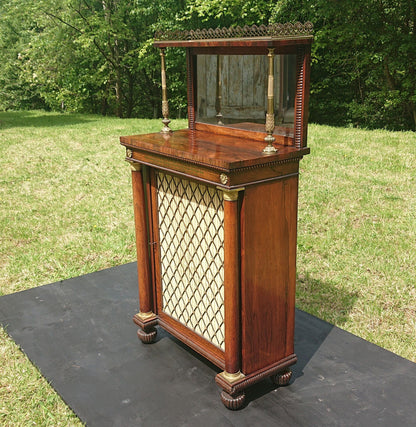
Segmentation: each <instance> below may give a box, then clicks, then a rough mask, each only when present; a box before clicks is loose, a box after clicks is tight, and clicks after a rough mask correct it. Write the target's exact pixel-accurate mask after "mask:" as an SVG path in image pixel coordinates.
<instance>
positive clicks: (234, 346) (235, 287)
mask: <svg viewBox="0 0 416 427" xmlns="http://www.w3.org/2000/svg"><path fill="white" fill-rule="evenodd" d="M241 190H243V189H238V190H232V191H224V193H223V194H224V322H225V325H224V333H225V372H224V373H223V377H224V378H225V379H226V380H227V381H229V382H233V381H235V380H237V379H239V378H241V377H242V374H241V372H240V369H241V330H240V329H241V326H240V325H241V320H240V318H241V303H240V257H239V235H240V230H239V218H238V194H239V191H241Z"/></svg>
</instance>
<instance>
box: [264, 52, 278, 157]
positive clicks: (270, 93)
mask: <svg viewBox="0 0 416 427" xmlns="http://www.w3.org/2000/svg"><path fill="white" fill-rule="evenodd" d="M267 57H268V58H269V78H268V84H267V113H266V132H267V136H266V137H265V138H264V140H265V141H266V142H267V146H266V147H265V148H264V150H263V153H265V154H273V153H276V152H277V148H275V147H274V146H273V141H274V139H275V138H274V136H273V131H274V49H269V53H268V54H267Z"/></svg>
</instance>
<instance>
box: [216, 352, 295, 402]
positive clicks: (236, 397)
mask: <svg viewBox="0 0 416 427" xmlns="http://www.w3.org/2000/svg"><path fill="white" fill-rule="evenodd" d="M296 361H297V357H296V355H295V354H292V355H291V356H288V357H286V358H285V359H283V360H281V361H280V362H278V363H276V364H274V365H271V366H268V367H267V368H264V369H261V370H259V371H256V372H253V373H251V374H248V375H242V377H241V379H239V380H236V381H232V382H230V381H227V377H226V376H225V375H224V374H223V373H222V372H221V373H219V374H218V375H217V376H216V377H215V382H216V383H217V385H218V386H220V387H221V388H222V392H221V401H222V403H223V404H224V405H225V406H226V407H227V408H228V409H238V408H241V406H242V405H243V404H244V400H245V394H244V390H245V389H246V388H248V387H250V386H252V385H254V384H256V383H258V382H260V381H262V380H264V379H266V378H271V379H272V381H273V382H274V383H275V384H276V385H279V386H283V385H287V384H289V381H290V379H291V377H292V371H291V370H290V369H289V366H291V365H293V364H295V363H296Z"/></svg>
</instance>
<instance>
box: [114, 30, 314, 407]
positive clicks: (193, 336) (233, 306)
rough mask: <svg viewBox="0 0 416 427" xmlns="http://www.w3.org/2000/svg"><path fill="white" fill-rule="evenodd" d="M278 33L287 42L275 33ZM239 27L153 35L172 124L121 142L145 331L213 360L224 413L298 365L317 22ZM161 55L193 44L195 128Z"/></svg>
mask: <svg viewBox="0 0 416 427" xmlns="http://www.w3.org/2000/svg"><path fill="white" fill-rule="evenodd" d="M279 28H280V30H279V31H281V32H282V31H283V32H284V31H286V33H285V34H283V35H282V34H278V35H276V29H279ZM282 28H283V30H282ZM240 30H241V33H239V37H237V38H234V37H232V36H233V34H230V32H232V31H235V29H229V30H217V33H216V34H217V35H218V37H216V38H206V37H208V36H209V35H211V36H212V34H208V32H204V31H199V32H188V33H170V34H167V35H166V34H165V35H159V38H160V39H159V40H157V41H156V42H155V45H156V46H158V47H160V48H161V53H162V106H163V108H162V111H163V115H164V119H163V123H164V127H163V129H162V131H161V132H160V133H153V134H146V135H134V136H126V137H121V143H122V144H123V145H124V146H125V147H126V160H127V161H129V162H130V164H131V168H132V184H133V201H134V213H135V222H136V244H137V259H138V279H139V280H138V281H139V303H140V311H139V313H138V314H136V315H135V316H134V321H135V323H136V324H137V325H138V326H139V330H138V336H139V338H140V339H141V340H142V341H143V342H145V343H150V342H152V341H153V340H154V339H155V336H156V329H155V326H156V325H160V326H161V327H163V328H164V329H166V330H167V331H169V332H170V333H171V334H173V335H174V336H176V337H177V338H178V339H180V340H181V341H183V342H184V343H185V344H187V345H188V346H189V347H191V348H193V349H194V350H195V351H197V352H198V353H200V354H201V355H203V356H204V357H206V358H207V359H208V360H210V361H211V362H213V363H214V364H215V365H217V366H218V367H219V368H220V369H222V370H223V371H222V372H221V373H220V374H218V375H217V376H216V382H217V384H218V385H219V386H220V387H221V388H222V393H221V399H222V401H223V403H224V404H225V406H227V407H228V408H230V409H237V408H239V407H241V405H243V403H244V398H245V394H244V390H245V389H246V388H247V387H248V386H250V385H251V384H254V383H255V382H258V381H261V380H262V379H264V378H266V377H270V378H272V379H273V381H275V382H276V384H278V385H284V384H287V383H288V382H289V380H290V375H291V372H290V369H289V367H290V365H292V364H294V363H295V362H296V355H295V353H294V347H293V340H294V318H295V287H296V226H297V200H298V173H299V161H300V160H301V158H302V157H303V156H304V155H305V154H308V153H309V149H308V148H307V146H306V134H307V132H306V130H307V109H308V93H307V92H308V87H309V62H310V44H311V41H312V37H311V35H310V32H311V27H310V25H309V24H305V25H301V24H297V26H293V25H292V26H291V27H290V26H286V27H284V26H281V27H276V26H270V27H260V28H257V27H255V28H254V29H253V27H251V28H249V29H247V28H246V27H245V29H240ZM218 31H222V33H219V32H218ZM244 31H245V32H248V33H250V34H249V36H247V37H245V36H246V35H247V34H245V33H244ZM256 31H258V32H259V34H260V35H257V34H256ZM267 31H268V32H269V33H267V34H266V35H265V33H266V32H267ZM207 34H208V35H207ZM253 34H254V35H253ZM170 37H173V38H174V40H172V39H171V38H170ZM165 39H166V40H165ZM166 47H185V48H186V49H187V65H188V117H189V127H188V129H184V130H179V131H175V132H171V131H170V129H169V127H168V124H169V118H168V107H167V103H168V101H167V91H166V76H165V70H164V68H165V56H164V48H166ZM276 54H278V55H279V57H278V58H276ZM253 58H254V59H253ZM259 58H261V59H259ZM244 64H245V65H244ZM291 64H292V65H291ZM241 67H243V68H244V69H243V70H240V68H241ZM288 72H290V73H291V75H287V73H288ZM263 74H264V75H263ZM241 80H244V82H242V81H241ZM276 82H277V83H276ZM276 85H277V86H278V87H277V88H276ZM240 92H241V93H240ZM285 97H286V99H285V100H282V99H283V98H285ZM291 97H292V98H291ZM291 99H292V100H291ZM262 100H263V103H262ZM283 101H284V102H283ZM262 104H263V105H262ZM261 111H263V113H262V112H261ZM262 121H263V123H261V122H262ZM270 121H272V123H270ZM265 122H269V123H266V125H265ZM265 147H267V148H266V150H265Z"/></svg>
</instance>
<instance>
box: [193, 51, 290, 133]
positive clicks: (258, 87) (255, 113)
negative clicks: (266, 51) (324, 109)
mask: <svg viewBox="0 0 416 427" xmlns="http://www.w3.org/2000/svg"><path fill="white" fill-rule="evenodd" d="M197 69H198V73H197V121H198V122H202V123H208V124H214V125H221V126H227V127H234V128H239V129H246V130H256V131H260V132H264V131H265V130H264V125H265V118H266V110H267V79H268V62H267V55H198V56H197ZM274 82H275V84H274V112H275V124H276V128H275V131H274V133H283V134H286V135H287V134H288V133H290V134H293V123H294V104H295V90H296V56H295V55H275V58H274Z"/></svg>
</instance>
